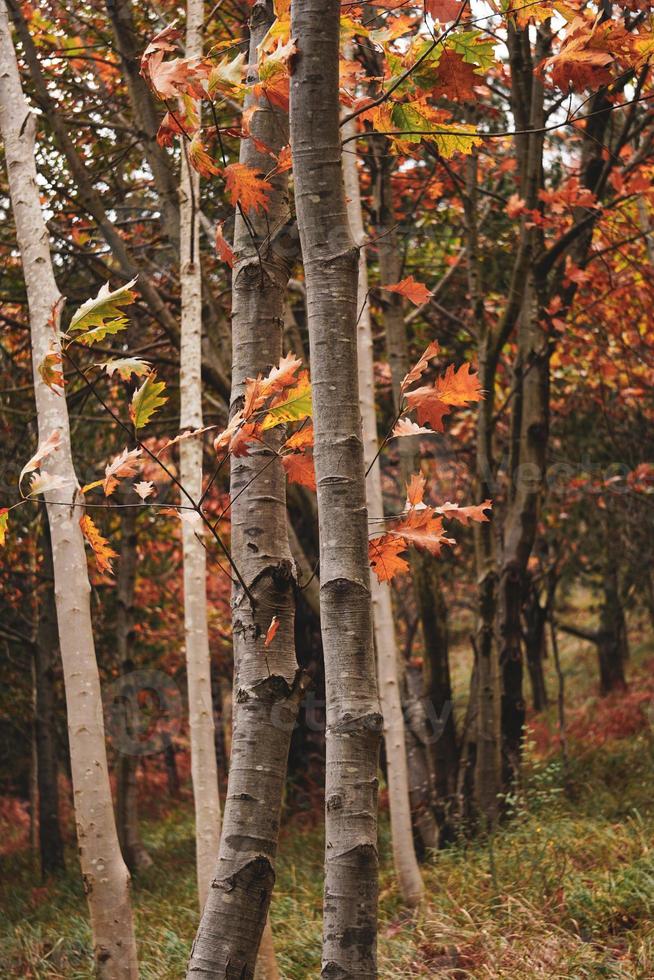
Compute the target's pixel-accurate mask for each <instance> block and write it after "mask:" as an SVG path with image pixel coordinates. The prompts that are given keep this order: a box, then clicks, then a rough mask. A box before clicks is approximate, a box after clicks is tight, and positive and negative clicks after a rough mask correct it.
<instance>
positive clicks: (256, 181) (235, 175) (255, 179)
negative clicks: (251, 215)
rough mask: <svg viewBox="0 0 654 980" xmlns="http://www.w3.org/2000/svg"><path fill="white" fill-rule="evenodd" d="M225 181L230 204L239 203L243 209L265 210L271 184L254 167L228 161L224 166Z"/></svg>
mask: <svg viewBox="0 0 654 980" xmlns="http://www.w3.org/2000/svg"><path fill="white" fill-rule="evenodd" d="M225 182H226V184H227V192H228V194H229V195H230V198H231V202H232V204H234V205H236V204H240V205H241V207H242V208H243V210H244V211H258V210H259V209H261V210H262V211H265V210H266V208H267V207H268V193H269V191H271V190H272V184H271V183H270V182H269V181H267V180H264V179H263V177H261V176H260V175H259V173H258V171H257V170H255V169H254V167H248V165H247V164H245V163H230V165H229V166H228V167H225Z"/></svg>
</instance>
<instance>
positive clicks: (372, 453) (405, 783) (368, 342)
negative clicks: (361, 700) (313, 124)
mask: <svg viewBox="0 0 654 980" xmlns="http://www.w3.org/2000/svg"><path fill="white" fill-rule="evenodd" d="M354 132H355V127H353V126H350V125H348V126H346V127H345V128H344V130H343V133H344V135H346V136H349V135H353V134H354ZM352 146H354V144H352ZM343 178H344V186H345V196H346V198H347V202H348V203H347V209H348V217H349V222H350V229H351V232H352V235H353V238H354V241H355V243H356V244H357V245H358V246H359V273H358V275H359V279H358V283H359V285H358V298H357V305H358V327H357V360H358V366H359V399H360V406H361V421H362V430H363V455H364V462H365V465H366V470H367V474H368V475H367V476H366V503H367V507H368V513H369V514H370V516H371V517H375V518H381V517H383V515H384V501H383V497H382V486H381V471H380V467H379V458H378V437H377V417H376V411H375V378H374V369H373V350H372V327H371V323H370V305H369V303H368V267H367V255H366V248H365V238H366V235H365V230H364V227H363V218H362V214H361V195H360V188H359V173H358V170H357V157H356V153H354V152H352V151H351V150H350V152H344V153H343ZM370 591H371V594H372V611H373V624H374V636H375V652H376V656H377V681H378V684H379V698H380V702H381V708H382V715H383V717H384V746H385V751H386V769H387V780H388V797H389V804H390V811H391V836H392V844H393V862H394V866H395V873H396V875H397V880H398V886H399V890H400V894H401V896H402V899H403V900H404V902H406V904H407V905H411V906H413V905H417V904H418V903H419V902H420V899H421V898H422V896H423V893H424V885H423V882H422V876H421V874H420V869H419V868H418V862H417V860H416V853H415V848H414V845H413V833H412V830H411V807H410V801H409V777H408V771H407V752H406V743H405V737H404V717H403V714H402V702H401V699H400V682H399V677H398V666H399V652H398V649H397V643H396V639H395V623H394V621H393V604H392V598H391V589H390V585H389V584H388V582H379V581H378V580H377V577H376V576H375V575H371V577H370Z"/></svg>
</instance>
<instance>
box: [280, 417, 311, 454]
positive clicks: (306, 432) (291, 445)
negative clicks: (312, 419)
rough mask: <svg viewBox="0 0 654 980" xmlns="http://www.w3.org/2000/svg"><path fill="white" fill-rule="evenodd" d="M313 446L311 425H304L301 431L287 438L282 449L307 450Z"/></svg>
mask: <svg viewBox="0 0 654 980" xmlns="http://www.w3.org/2000/svg"><path fill="white" fill-rule="evenodd" d="M310 446H313V425H311V423H310V424H309V425H305V426H304V428H303V429H298V431H297V432H294V433H293V435H292V436H289V437H288V439H287V440H286V442H285V443H284V445H283V446H282V449H294V450H296V451H297V450H300V449H307V448H308V447H310Z"/></svg>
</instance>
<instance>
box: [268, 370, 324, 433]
mask: <svg viewBox="0 0 654 980" xmlns="http://www.w3.org/2000/svg"><path fill="white" fill-rule="evenodd" d="M311 412H312V405H311V382H310V381H305V380H303V381H301V382H300V383H299V384H298V385H296V386H295V388H289V390H288V392H287V393H286V397H285V398H284V401H282V402H280V403H279V404H278V405H275V406H274V408H271V409H270V411H269V412H268V414H267V415H266V417H265V419H264V420H263V426H262V428H263V429H273V428H274V427H275V426H276V425H282V424H283V423H284V422H301V421H302V419H306V418H309V417H310V416H311Z"/></svg>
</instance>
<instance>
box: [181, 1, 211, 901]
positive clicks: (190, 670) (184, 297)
mask: <svg viewBox="0 0 654 980" xmlns="http://www.w3.org/2000/svg"><path fill="white" fill-rule="evenodd" d="M203 10H204V4H203V0H188V2H187V15H186V56H187V58H200V57H202V20H203ZM198 112H199V107H198ZM199 201H200V175H199V174H198V173H197V171H195V170H194V169H193V168H192V167H191V166H190V165H189V159H188V153H187V151H186V146H184V147H183V153H182V178H181V187H180V229H179V231H180V235H179V238H180V285H181V306H182V325H181V346H180V419H179V422H180V428H181V429H199V428H201V426H202V381H201V371H202V272H201V269H200V215H199ZM179 458H180V474H181V480H182V484H183V486H184V487H186V489H187V491H188V492H189V493H190V495H191V496H192V497H193V499H194V500H200V498H201V496H202V440H201V439H198V438H194V439H185V440H183V441H182V442H181V443H180V445H179ZM192 518H193V519H190V520H184V521H182V554H183V565H184V637H185V642H186V677H187V686H188V705H189V728H190V734H191V779H192V782H193V802H194V807H195V853H196V868H197V879H198V900H199V902H200V908H201V909H202V908H204V903H205V901H206V898H207V894H208V891H209V887H210V884H211V876H212V873H213V869H214V867H215V864H216V859H217V857H218V846H219V842H220V798H219V795H218V766H217V764H216V742H215V736H216V733H215V725H214V713H213V699H212V694H211V655H210V652H209V629H208V625H207V585H206V579H207V561H206V552H205V550H204V544H203V541H202V530H203V528H202V522H201V520H200V517H199V515H197V514H193V515H192Z"/></svg>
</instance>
